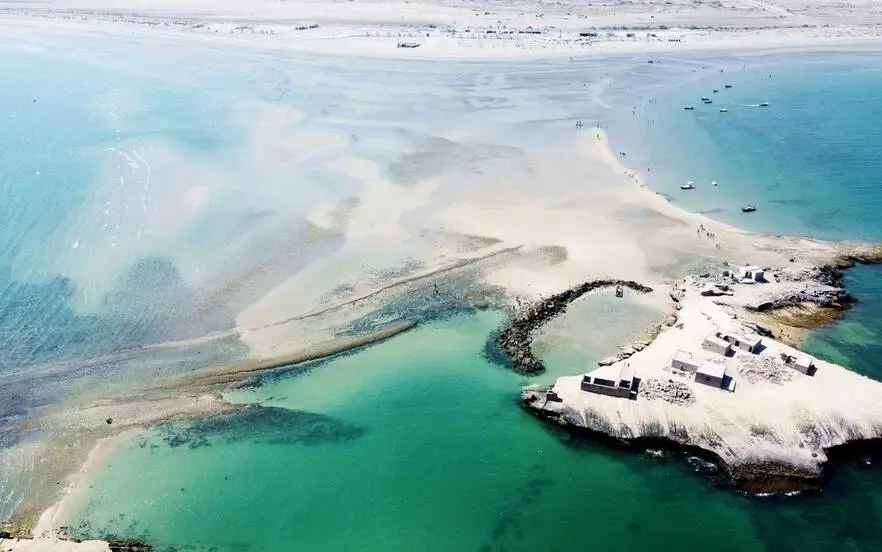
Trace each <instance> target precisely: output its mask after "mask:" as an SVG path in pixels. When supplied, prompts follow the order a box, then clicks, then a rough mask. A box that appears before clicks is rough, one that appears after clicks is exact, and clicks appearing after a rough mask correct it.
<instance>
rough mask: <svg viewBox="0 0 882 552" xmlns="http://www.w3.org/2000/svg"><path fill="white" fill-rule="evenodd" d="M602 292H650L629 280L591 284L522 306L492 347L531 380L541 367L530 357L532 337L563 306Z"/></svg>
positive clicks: (563, 307)
mask: <svg viewBox="0 0 882 552" xmlns="http://www.w3.org/2000/svg"><path fill="white" fill-rule="evenodd" d="M603 288H622V289H624V288H627V289H630V290H632V291H636V292H638V293H651V292H652V291H653V290H652V288H651V287H649V286H645V285H643V284H641V283H639V282H635V281H633V280H592V281H588V282H584V283H581V284H579V285H577V286H575V287H572V288H570V289H567V290H565V291H562V292H560V293H557V294H555V295H552V296H551V297H548V298H545V299H542V300H540V301H537V302H535V303H532V304H529V305H526V306H524V307H522V308H520V309H517V310H516V311H515V314H514V316H513V317H512V319H511V321H510V322H509V324H508V325H507V326H506V327H505V328H503V330H502V331H501V332H500V333H499V335H498V336H497V337H496V339H495V343H496V346H497V347H498V349H499V350H500V351H501V352H502V353H503V355H504V356H505V358H506V359H507V360H508V362H509V363H510V364H511V366H512V368H513V369H514V370H515V371H516V372H517V373H519V374H524V375H530V376H535V375H539V374H541V373H543V372H544V371H545V365H544V364H543V363H542V361H541V360H540V359H539V358H538V357H537V356H536V355H535V354H534V353H533V347H532V345H533V334H534V332H535V331H536V330H538V329H540V328H541V327H542V325H543V324H545V323H546V322H548V321H549V320H551V319H552V318H554V317H556V316H558V315H560V314H562V313H564V312H566V310H567V305H569V304H570V303H572V302H573V301H575V300H576V299H578V298H579V297H581V296H583V295H585V294H586V293H589V292H591V291H594V290H597V289H603Z"/></svg>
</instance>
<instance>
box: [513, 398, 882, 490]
mask: <svg viewBox="0 0 882 552" xmlns="http://www.w3.org/2000/svg"><path fill="white" fill-rule="evenodd" d="M551 389H552V386H544V385H532V386H529V387H527V388H525V389H524V390H523V391H522V394H521V405H522V406H523V408H524V409H525V410H527V411H528V412H530V413H531V414H533V415H535V416H536V417H537V418H539V419H541V420H542V421H543V422H545V423H547V424H549V425H550V426H551V428H550V429H551V430H552V431H558V432H562V433H563V434H564V435H566V436H567V438H572V439H578V440H584V441H587V442H591V443H597V444H600V445H604V446H610V447H615V448H620V449H622V450H627V451H631V452H635V453H637V452H641V453H646V452H651V453H653V454H654V455H656V456H658V455H659V451H669V452H670V453H673V454H677V455H682V457H683V458H684V459H686V458H691V457H694V458H699V459H701V460H703V461H705V462H709V463H710V464H713V466H714V468H715V471H713V472H712V473H707V474H706V475H707V476H708V477H709V479H711V480H712V481H713V482H714V483H715V484H717V485H719V486H720V487H725V488H728V489H730V490H732V491H735V492H738V493H743V494H746V495H751V496H768V495H781V494H790V493H804V492H817V491H820V490H822V489H823V486H824V483H825V482H826V480H827V478H828V477H829V475H830V472H831V470H833V469H835V466H837V465H839V464H844V463H846V462H849V461H854V460H859V459H863V460H864V461H868V457H869V456H870V455H876V456H878V455H882V439H879V438H874V439H862V440H859V441H851V442H848V443H845V444H842V445H837V446H833V447H830V448H829V449H826V450H825V452H826V453H827V455H828V457H829V460H828V462H827V463H826V464H825V465H824V468H825V469H823V470H821V471H812V470H807V469H800V468H798V467H796V466H792V465H787V464H781V463H775V462H752V463H743V464H735V465H733V464H728V463H727V462H726V461H725V460H723V458H722V457H720V456H719V455H717V454H715V453H714V452H711V451H709V450H707V449H705V448H702V447H698V446H695V445H691V444H688V443H686V442H685V441H681V440H677V439H675V438H672V437H671V436H670V435H665V436H662V435H642V436H638V437H634V436H630V435H628V434H627V433H623V434H618V433H616V432H614V431H610V428H601V429H596V428H592V427H586V426H585V425H582V424H581V423H579V422H573V421H572V420H570V419H568V417H567V416H566V415H565V414H560V413H556V412H552V411H549V410H546V409H544V408H543V407H542V406H541V403H544V402H546V401H548V400H550V399H548V393H549V392H550V391H551Z"/></svg>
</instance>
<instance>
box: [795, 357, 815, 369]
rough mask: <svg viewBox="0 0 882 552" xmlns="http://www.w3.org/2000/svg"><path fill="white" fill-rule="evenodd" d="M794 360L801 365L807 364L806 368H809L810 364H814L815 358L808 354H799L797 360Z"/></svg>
mask: <svg viewBox="0 0 882 552" xmlns="http://www.w3.org/2000/svg"><path fill="white" fill-rule="evenodd" d="M793 362H794V363H795V364H798V365H800V366H805V367H806V368H808V367H809V366H811V365H812V362H813V359H812V357H810V356H808V355H799V356H798V357H796V360H794V361H793Z"/></svg>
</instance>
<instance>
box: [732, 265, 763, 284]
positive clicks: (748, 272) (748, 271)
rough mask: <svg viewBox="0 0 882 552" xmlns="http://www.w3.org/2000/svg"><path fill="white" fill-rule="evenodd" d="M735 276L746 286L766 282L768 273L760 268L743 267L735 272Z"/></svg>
mask: <svg viewBox="0 0 882 552" xmlns="http://www.w3.org/2000/svg"><path fill="white" fill-rule="evenodd" d="M735 276H736V278H737V279H738V280H739V281H741V282H742V283H745V284H747V283H751V284H752V283H754V282H765V281H766V272H765V270H763V269H762V267H759V266H742V267H741V268H739V269H738V270H737V271H736V272H735Z"/></svg>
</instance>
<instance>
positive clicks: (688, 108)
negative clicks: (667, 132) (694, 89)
mask: <svg viewBox="0 0 882 552" xmlns="http://www.w3.org/2000/svg"><path fill="white" fill-rule="evenodd" d="M683 109H685V110H686V111H692V110H693V109H695V106H694V105H684V106H683Z"/></svg>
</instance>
